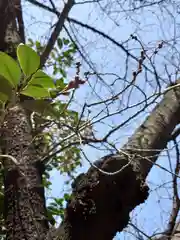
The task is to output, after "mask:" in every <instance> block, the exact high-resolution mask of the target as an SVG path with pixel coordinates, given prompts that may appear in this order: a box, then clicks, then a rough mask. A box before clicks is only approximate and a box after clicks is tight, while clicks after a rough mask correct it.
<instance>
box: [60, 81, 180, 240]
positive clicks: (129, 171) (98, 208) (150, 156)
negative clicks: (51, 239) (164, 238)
mask: <svg viewBox="0 0 180 240" xmlns="http://www.w3.org/2000/svg"><path fill="white" fill-rule="evenodd" d="M179 82H180V81H177V87H176V88H173V89H171V90H170V91H167V92H166V93H165V94H164V98H163V100H162V101H161V102H160V103H159V104H158V105H157V106H156V107H155V109H154V110H153V111H152V113H151V114H150V116H149V117H148V118H147V119H146V120H145V122H144V123H143V124H142V125H141V126H140V127H139V128H138V129H137V130H136V131H135V133H134V134H133V135H132V136H131V137H130V138H129V140H128V142H127V144H125V145H124V146H123V148H122V150H123V151H122V152H121V151H120V152H119V153H117V154H115V155H109V156H106V157H104V158H102V159H100V160H99V161H98V162H95V164H97V167H98V168H101V169H102V170H104V171H106V172H115V171H117V170H119V169H120V168H122V167H123V166H125V165H126V164H127V163H128V162H129V161H130V160H131V159H132V158H134V159H133V161H132V162H131V164H129V165H128V166H127V167H126V168H125V169H124V170H123V171H121V172H120V173H118V174H116V175H111V176H108V175H105V174H103V173H100V172H99V171H98V170H97V169H95V168H93V167H91V168H90V169H89V170H88V172H87V173H86V174H80V175H79V176H78V177H77V178H76V180H75V182H74V183H73V185H72V188H73V191H72V195H71V200H70V201H69V202H68V204H67V207H66V210H65V218H64V221H63V222H62V224H61V225H60V226H59V228H58V229H57V230H56V231H57V232H56V234H58V237H59V239H79V240H81V239H86V240H92V239H93V240H99V239H103V240H110V239H113V237H114V235H115V234H116V232H117V231H122V230H123V228H124V227H126V226H127V224H128V222H129V214H130V212H131V211H132V210H133V209H134V208H135V207H136V206H138V205H139V204H141V203H143V202H144V201H145V200H146V199H147V197H148V187H147V185H146V184H145V179H146V177H147V175H148V173H149V171H150V169H151V168H152V167H153V165H154V164H153V163H155V162H156V160H157V158H158V156H159V154H160V152H161V151H162V150H163V149H164V148H165V147H166V144H167V142H168V141H169V139H170V136H171V133H172V131H173V129H174V128H175V126H176V125H177V124H178V123H179V117H180V100H179V99H180V87H179V86H178V83H179ZM123 152H126V155H125V154H123ZM92 229H93V231H92Z"/></svg>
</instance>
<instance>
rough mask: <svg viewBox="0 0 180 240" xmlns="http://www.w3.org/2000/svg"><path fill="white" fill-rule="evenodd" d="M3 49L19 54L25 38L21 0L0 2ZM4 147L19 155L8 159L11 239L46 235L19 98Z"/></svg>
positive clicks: (38, 175)
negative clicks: (14, 159) (15, 160)
mask: <svg viewBox="0 0 180 240" xmlns="http://www.w3.org/2000/svg"><path fill="white" fill-rule="evenodd" d="M0 22H1V34H0V50H1V51H4V52H6V53H8V54H9V55H11V56H12V57H14V58H15V57H16V51H15V50H16V47H17V44H19V43H20V42H22V41H24V28H23V21H22V11H21V2H20V1H19V0H16V1H6V0H4V1H1V2H0ZM1 139H2V142H3V145H2V146H1V151H2V153H3V154H8V155H11V156H13V157H14V158H16V159H17V161H18V163H19V166H18V168H17V166H15V165H14V164H13V162H12V161H10V160H7V158H6V159H4V160H3V163H4V185H5V189H4V195H5V197H4V218H5V223H6V228H7V236H6V239H8V240H17V239H19V240H20V239H22V240H25V239H44V238H45V236H46V233H47V231H48V222H47V218H46V208H45V197H44V188H43V187H42V171H41V167H40V165H39V164H38V161H37V156H36V151H35V148H34V146H33V144H32V142H33V141H32V139H33V138H32V132H31V127H30V125H29V121H28V118H27V115H26V112H25V111H24V109H23V108H22V106H21V104H20V103H19V102H18V100H17V101H15V102H13V104H11V105H8V107H7V112H6V113H5V118H4V121H3V123H2V125H1Z"/></svg>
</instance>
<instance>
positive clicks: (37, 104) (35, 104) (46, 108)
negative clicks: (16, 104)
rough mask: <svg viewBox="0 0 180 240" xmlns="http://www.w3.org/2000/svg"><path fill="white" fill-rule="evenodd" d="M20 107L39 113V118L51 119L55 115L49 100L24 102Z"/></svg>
mask: <svg viewBox="0 0 180 240" xmlns="http://www.w3.org/2000/svg"><path fill="white" fill-rule="evenodd" d="M21 105H22V106H23V107H24V108H25V109H27V110H30V111H32V112H37V113H39V114H40V115H41V116H42V115H43V116H51V117H52V116H54V115H55V114H56V112H55V110H54V108H53V105H52V104H51V100H48V99H36V100H34V99H32V100H24V101H23V102H22V103H21Z"/></svg>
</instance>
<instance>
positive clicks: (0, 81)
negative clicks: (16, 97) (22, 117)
mask: <svg viewBox="0 0 180 240" xmlns="http://www.w3.org/2000/svg"><path fill="white" fill-rule="evenodd" d="M0 86H1V87H0V92H1V93H3V94H4V95H6V96H7V97H8V98H10V97H11V96H12V86H11V84H10V83H9V81H7V79H6V78H4V77H3V76H1V75H0Z"/></svg>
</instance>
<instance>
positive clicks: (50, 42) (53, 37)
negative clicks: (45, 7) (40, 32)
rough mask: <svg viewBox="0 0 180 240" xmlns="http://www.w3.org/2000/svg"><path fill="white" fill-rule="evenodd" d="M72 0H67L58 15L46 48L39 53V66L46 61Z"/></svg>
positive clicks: (72, 2) (71, 5) (72, 3)
mask: <svg viewBox="0 0 180 240" xmlns="http://www.w3.org/2000/svg"><path fill="white" fill-rule="evenodd" d="M74 3H75V2H74V0H69V1H68V2H67V3H66V4H65V6H64V9H63V11H62V13H61V14H60V17H59V20H58V22H57V24H56V26H55V28H54V31H53V32H52V34H51V36H50V38H49V40H48V43H47V45H46V48H45V50H44V52H43V53H42V55H41V68H42V67H43V66H44V64H45V63H46V61H47V59H48V57H49V54H50V52H51V51H52V49H53V47H54V44H55V42H56V40H57V37H58V35H59V34H60V32H61V30H62V28H63V25H64V22H65V20H66V19H67V16H68V14H69V12H70V10H71V8H72V7H73V5H74Z"/></svg>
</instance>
